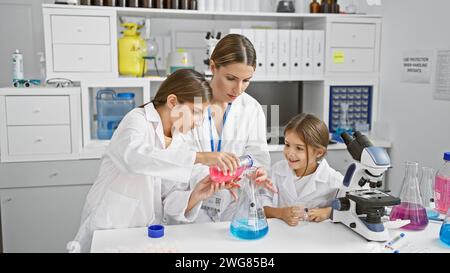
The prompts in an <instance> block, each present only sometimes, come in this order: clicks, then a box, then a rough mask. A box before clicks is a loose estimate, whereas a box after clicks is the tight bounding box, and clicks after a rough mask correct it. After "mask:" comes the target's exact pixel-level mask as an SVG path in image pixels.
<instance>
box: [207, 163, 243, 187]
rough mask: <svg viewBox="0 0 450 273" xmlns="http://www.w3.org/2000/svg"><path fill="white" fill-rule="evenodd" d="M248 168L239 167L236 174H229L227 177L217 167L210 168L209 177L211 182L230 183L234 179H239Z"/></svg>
mask: <svg viewBox="0 0 450 273" xmlns="http://www.w3.org/2000/svg"><path fill="white" fill-rule="evenodd" d="M245 169H246V167H239V168H238V169H237V170H236V171H235V172H234V173H230V172H228V173H227V174H226V175H225V174H224V173H223V171H221V170H219V168H217V167H209V175H210V176H211V180H212V181H214V182H216V183H224V182H230V181H231V180H233V179H236V178H238V177H239V176H241V174H242V173H243V172H244V170H245Z"/></svg>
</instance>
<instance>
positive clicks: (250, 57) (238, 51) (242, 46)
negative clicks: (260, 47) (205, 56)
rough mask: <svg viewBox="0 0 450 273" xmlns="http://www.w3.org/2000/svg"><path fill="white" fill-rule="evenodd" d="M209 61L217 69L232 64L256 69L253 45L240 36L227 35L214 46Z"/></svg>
mask: <svg viewBox="0 0 450 273" xmlns="http://www.w3.org/2000/svg"><path fill="white" fill-rule="evenodd" d="M211 60H212V61H214V63H215V64H216V66H217V68H220V67H221V66H226V65H229V64H234V63H244V64H246V65H250V66H252V67H253V68H254V69H256V51H255V48H254V47H253V44H252V43H251V42H250V40H249V39H247V38H246V37H245V36H243V35H240V34H228V35H227V36H225V37H223V38H222V39H221V40H220V41H219V42H218V43H217V45H216V47H215V49H214V51H213V53H212V55H211Z"/></svg>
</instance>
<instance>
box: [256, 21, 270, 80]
mask: <svg viewBox="0 0 450 273" xmlns="http://www.w3.org/2000/svg"><path fill="white" fill-rule="evenodd" d="M266 41H267V35H266V30H265V29H255V43H254V46H255V51H256V72H255V75H256V76H259V77H265V76H266V75H267V46H266Z"/></svg>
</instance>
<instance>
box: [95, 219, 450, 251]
mask: <svg viewBox="0 0 450 273" xmlns="http://www.w3.org/2000/svg"><path fill="white" fill-rule="evenodd" d="M268 222H269V233H268V234H267V235H266V236H265V237H263V238H261V239H259V240H255V241H244V240H239V239H236V238H234V237H233V236H232V235H231V234H230V232H229V225H230V223H229V222H222V223H206V224H186V225H172V226H166V227H165V236H164V237H163V238H158V239H153V238H148V236H147V228H130V229H116V230H98V231H95V232H94V237H93V241H92V245H91V252H165V251H168V252H177V253H308V252H312V253H320V252H333V253H338V252H344V253H345V252H366V253H370V252H386V251H385V250H384V248H382V246H383V245H384V244H382V243H375V242H368V241H366V239H364V238H362V237H360V236H359V235H358V234H356V233H354V232H353V231H351V230H350V229H349V228H347V227H346V226H344V225H342V224H334V223H332V222H331V221H329V220H328V221H325V222H322V223H302V224H300V225H298V226H296V227H290V226H288V225H287V224H285V223H284V222H283V221H281V220H278V219H269V220H268ZM440 227H441V224H440V223H437V222H430V223H429V225H428V226H427V228H426V229H425V230H423V231H404V230H400V229H392V230H389V232H390V234H391V235H392V238H393V237H394V236H396V235H398V234H400V233H401V232H404V233H405V234H406V236H405V237H404V239H402V240H403V242H398V245H399V246H400V247H399V250H400V252H425V253H431V252H447V253H450V248H449V247H447V246H445V245H444V244H443V243H442V242H440V241H439V230H440Z"/></svg>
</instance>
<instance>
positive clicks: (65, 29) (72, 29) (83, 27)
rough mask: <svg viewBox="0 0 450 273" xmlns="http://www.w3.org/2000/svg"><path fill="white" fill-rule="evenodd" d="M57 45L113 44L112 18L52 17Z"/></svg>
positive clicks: (53, 40)
mask: <svg viewBox="0 0 450 273" xmlns="http://www.w3.org/2000/svg"><path fill="white" fill-rule="evenodd" d="M50 18H51V24H52V42H53V43H55V44H94V45H109V44H111V33H110V26H111V22H110V20H111V17H110V16H103V17H101V16H85V15H81V14H80V15H78V16H67V15H50Z"/></svg>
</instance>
